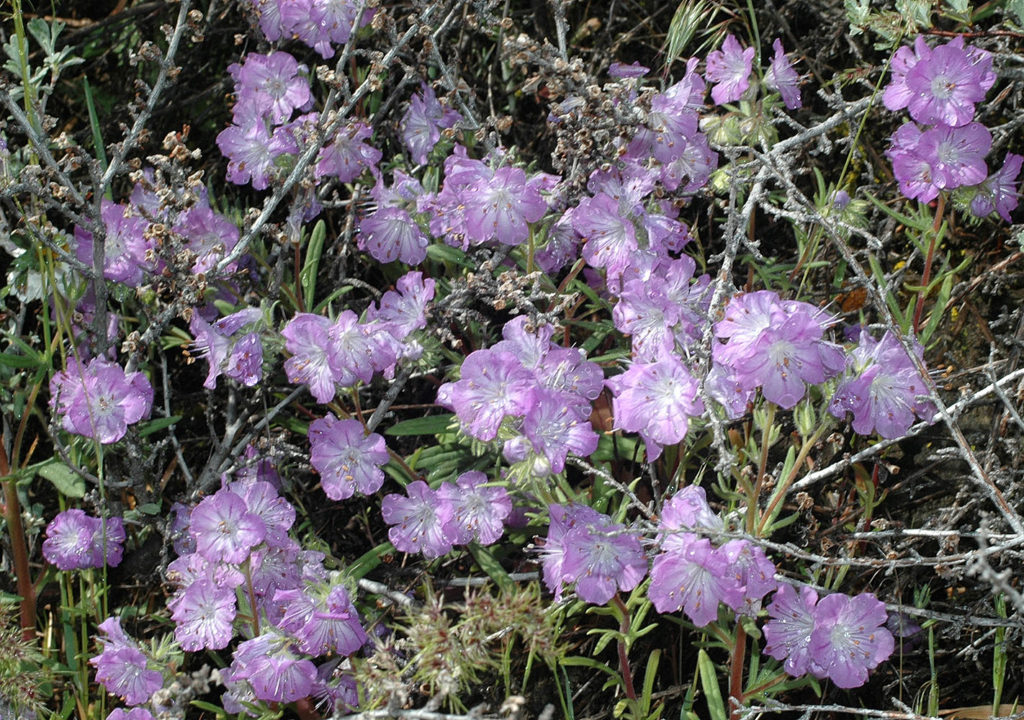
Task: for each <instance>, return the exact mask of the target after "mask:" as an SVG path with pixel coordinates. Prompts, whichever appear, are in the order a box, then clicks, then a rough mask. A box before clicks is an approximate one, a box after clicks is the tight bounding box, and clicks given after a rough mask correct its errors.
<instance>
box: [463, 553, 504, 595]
mask: <svg viewBox="0 0 1024 720" xmlns="http://www.w3.org/2000/svg"><path fill="white" fill-rule="evenodd" d="M467 548H468V549H469V554H470V555H472V556H473V559H474V560H476V564H477V565H479V566H480V569H481V570H483V571H484V572H485V573H487V577H489V578H490V579H491V580H493V581H494V584H495V585H497V586H498V587H499V588H501V590H502V591H503V592H505V593H511V592H513V591H514V590H515V588H516V584H515V581H513V580H512V578H511V577H509V574H508V573H507V572H505V568H503V567H502V566H501V563H500V562H498V559H497V558H496V557H494V555H493V554H492V553H491V551H490V550H488V549H487V548H485V547H482V546H481V545H479V544H478V543H475V542H473V543H470V544H469V545H467Z"/></svg>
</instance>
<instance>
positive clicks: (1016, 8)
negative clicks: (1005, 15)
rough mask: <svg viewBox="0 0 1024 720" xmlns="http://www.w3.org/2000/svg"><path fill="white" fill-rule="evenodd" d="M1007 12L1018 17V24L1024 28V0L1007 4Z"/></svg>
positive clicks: (1012, 0) (1014, 0) (1016, 0)
mask: <svg viewBox="0 0 1024 720" xmlns="http://www.w3.org/2000/svg"><path fill="white" fill-rule="evenodd" d="M1006 11H1007V12H1011V13H1013V14H1014V15H1016V16H1017V24H1018V25H1020V26H1021V27H1024V0H1010V2H1008V3H1006Z"/></svg>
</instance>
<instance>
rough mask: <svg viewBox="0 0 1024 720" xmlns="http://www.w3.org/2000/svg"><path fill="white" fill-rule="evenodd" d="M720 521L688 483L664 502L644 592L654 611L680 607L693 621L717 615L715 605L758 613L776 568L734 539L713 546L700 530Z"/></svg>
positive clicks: (746, 542)
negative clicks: (657, 546)
mask: <svg viewBox="0 0 1024 720" xmlns="http://www.w3.org/2000/svg"><path fill="white" fill-rule="evenodd" d="M721 530H722V521H721V520H720V519H719V518H718V516H717V515H715V514H714V512H712V510H711V508H710V507H709V506H708V503H707V498H706V496H705V494H704V489H703V488H701V487H697V486H694V485H689V486H687V487H685V488H683V489H682V490H680V491H679V492H678V493H676V494H675V495H673V496H672V498H671V499H670V500H669V501H668V502H667V503H665V507H664V508H663V510H662V513H661V518H660V521H659V532H660V549H661V552H660V553H659V554H658V555H657V556H655V558H654V563H653V565H652V567H651V585H650V588H648V591H647V594H648V596H649V597H650V598H651V602H653V603H654V607H655V608H656V609H657V610H658V612H674V611H676V610H679V609H680V608H682V609H683V612H685V613H686V616H687V617H688V618H690V620H691V621H692V622H693V624H694V625H696V626H698V627H703V626H704V625H707V624H708V623H711V622H714V621H715V620H716V619H717V618H718V607H719V605H720V604H725V605H726V606H728V607H729V608H731V609H732V610H733V611H735V612H737V613H742V614H745V615H750V616H756V614H757V611H758V610H759V609H760V607H761V600H762V598H764V596H765V595H767V594H768V593H769V592H771V591H772V590H774V589H775V587H776V581H775V566H774V565H773V564H772V562H771V561H770V560H769V559H768V558H767V557H766V556H765V554H764V550H762V549H761V548H760V547H758V546H757V545H754V544H753V543H751V542H750V541H749V540H743V539H737V540H730V541H729V542H727V543H725V544H724V545H721V546H719V547H715V546H714V545H712V543H711V540H709V539H708V538H706V537H702V536H701V533H712V534H715V533H718V532H720V531H721Z"/></svg>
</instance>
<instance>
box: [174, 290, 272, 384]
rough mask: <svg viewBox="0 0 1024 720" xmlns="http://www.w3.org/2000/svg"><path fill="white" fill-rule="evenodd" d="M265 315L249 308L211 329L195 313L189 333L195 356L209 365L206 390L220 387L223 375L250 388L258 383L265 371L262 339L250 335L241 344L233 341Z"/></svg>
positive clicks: (209, 325)
mask: <svg viewBox="0 0 1024 720" xmlns="http://www.w3.org/2000/svg"><path fill="white" fill-rule="evenodd" d="M262 314H263V313H262V312H261V311H260V309H259V308H246V309H245V310H240V311H238V312H236V313H232V314H231V315H227V316H225V317H223V318H221V319H220V320H218V321H217V322H215V323H213V324H212V325H211V324H210V323H208V322H206V320H204V319H203V318H202V317H201V316H200V315H199V313H198V312H195V311H193V313H192V319H191V320H190V321H189V330H190V331H191V332H192V337H194V338H195V341H194V342H193V343H192V348H193V354H194V355H195V356H196V357H205V358H206V359H207V361H208V362H209V364H210V368H209V371H208V372H207V374H206V381H205V382H204V383H203V387H205V388H207V389H209V390H213V389H214V388H215V387H217V378H218V377H219V376H220V375H221V373H224V374H226V375H227V376H228V377H230V378H233V379H235V380H238V381H239V382H242V383H243V384H245V385H246V386H248V387H251V386H252V385H255V384H256V382H258V381H259V377H260V375H261V373H262V367H263V346H262V343H261V341H260V340H259V337H258V336H255V335H254V334H253V333H248V334H246V336H244V338H242V339H240V340H232V339H231V338H232V336H233V335H234V334H235V333H236V332H238V331H239V330H241V329H242V328H243V327H245V326H246V325H250V324H252V323H255V322H256V321H258V320H259V319H260V317H262ZM243 340H244V342H243Z"/></svg>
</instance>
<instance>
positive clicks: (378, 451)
mask: <svg viewBox="0 0 1024 720" xmlns="http://www.w3.org/2000/svg"><path fill="white" fill-rule="evenodd" d="M309 444H310V448H311V458H310V461H311V462H312V464H313V467H314V468H315V469H316V471H317V472H318V473H320V484H321V485H322V486H323V489H324V492H325V493H326V494H327V497H329V498H330V499H331V500H345V499H346V498H350V497H352V495H353V494H355V493H356V492H359V493H360V494H361V495H372V494H373V493H375V492H377V491H378V490H380V486H381V485H383V484H384V472H383V471H382V470H381V467H382V466H383V465H385V464H386V463H387V461H388V450H387V446H386V445H385V444H384V438H383V437H381V436H380V435H378V434H377V433H370V434H369V435H367V434H366V433H365V430H364V429H363V425H362V423H360V422H359V421H358V420H339V419H338V418H337V417H335V416H334V415H332V414H328V415H327V416H326V417H323V418H320V419H319V420H314V421H313V422H312V423H311V424H310V426H309Z"/></svg>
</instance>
